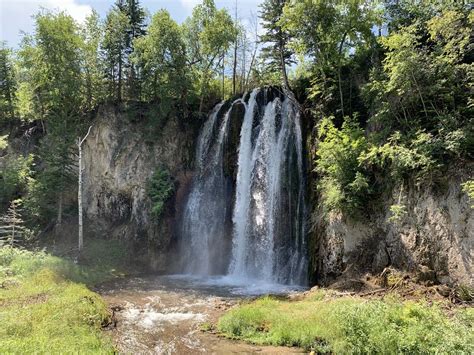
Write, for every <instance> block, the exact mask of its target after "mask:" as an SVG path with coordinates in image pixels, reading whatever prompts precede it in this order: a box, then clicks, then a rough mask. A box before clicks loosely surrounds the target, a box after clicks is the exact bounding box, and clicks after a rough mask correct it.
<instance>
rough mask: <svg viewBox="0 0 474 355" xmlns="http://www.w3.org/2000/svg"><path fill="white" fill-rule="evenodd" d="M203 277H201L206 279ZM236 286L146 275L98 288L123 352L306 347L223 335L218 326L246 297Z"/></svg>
mask: <svg viewBox="0 0 474 355" xmlns="http://www.w3.org/2000/svg"><path fill="white" fill-rule="evenodd" d="M201 281H202V280H201ZM234 290H235V288H232V287H227V286H222V285H217V284H215V283H205V282H199V281H197V280H196V279H195V278H192V277H188V276H156V275H142V276H140V277H138V276H134V277H130V278H124V279H117V280H113V281H111V282H107V283H104V284H102V285H100V287H98V288H97V289H96V291H97V292H98V293H99V294H100V295H101V296H102V297H103V299H104V300H105V301H106V302H107V303H108V304H109V307H110V308H111V309H112V310H113V317H112V323H111V325H110V326H109V327H108V329H107V333H108V334H109V335H110V336H111V337H112V339H113V342H114V344H115V346H116V348H117V350H118V351H119V352H120V353H127V354H128V353H140V354H196V353H210V354H254V353H267V354H292V353H302V352H304V351H303V350H302V349H298V348H287V347H278V346H262V345H254V344H248V343H245V342H242V341H237V340H232V339H227V338H225V337H222V336H218V335H217V334H215V333H214V332H213V331H212V328H213V326H212V325H213V324H215V323H216V322H217V321H218V319H219V318H220V317H221V316H223V315H224V314H225V312H226V311H227V310H228V309H230V308H232V307H234V306H236V305H237V304H238V303H239V302H241V301H242V300H243V299H248V297H249V296H245V295H242V294H239V293H233V292H232V291H234Z"/></svg>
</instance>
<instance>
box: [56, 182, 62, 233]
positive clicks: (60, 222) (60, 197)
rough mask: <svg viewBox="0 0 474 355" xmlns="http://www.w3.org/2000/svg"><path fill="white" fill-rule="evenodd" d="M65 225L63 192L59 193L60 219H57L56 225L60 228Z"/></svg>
mask: <svg viewBox="0 0 474 355" xmlns="http://www.w3.org/2000/svg"><path fill="white" fill-rule="evenodd" d="M62 223H63V192H62V191H60V192H59V200H58V217H57V219H56V224H57V225H58V226H60V225H61V224H62Z"/></svg>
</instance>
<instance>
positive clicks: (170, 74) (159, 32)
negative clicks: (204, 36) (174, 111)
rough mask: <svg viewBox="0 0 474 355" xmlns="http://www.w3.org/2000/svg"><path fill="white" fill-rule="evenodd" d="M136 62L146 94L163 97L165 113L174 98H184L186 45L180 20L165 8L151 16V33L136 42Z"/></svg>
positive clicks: (163, 110)
mask: <svg viewBox="0 0 474 355" xmlns="http://www.w3.org/2000/svg"><path fill="white" fill-rule="evenodd" d="M134 47H135V53H134V55H133V62H134V63H135V64H136V66H137V68H139V69H140V71H141V72H142V73H143V97H144V98H145V99H146V100H153V101H156V102H157V101H158V100H160V111H161V113H162V114H163V115H166V114H167V113H168V111H169V110H170V108H171V107H172V105H171V101H172V100H173V99H181V100H182V102H183V101H185V96H186V91H187V86H188V85H187V78H186V74H185V71H186V49H185V44H184V41H183V38H182V36H181V31H180V28H179V26H178V24H177V23H176V22H175V21H174V20H173V19H172V18H171V16H170V15H169V13H168V12H167V11H166V10H160V11H158V12H157V13H156V14H155V15H154V16H153V18H152V21H151V24H150V26H149V28H148V33H147V34H146V35H144V36H142V37H140V38H137V39H136V40H135V42H134Z"/></svg>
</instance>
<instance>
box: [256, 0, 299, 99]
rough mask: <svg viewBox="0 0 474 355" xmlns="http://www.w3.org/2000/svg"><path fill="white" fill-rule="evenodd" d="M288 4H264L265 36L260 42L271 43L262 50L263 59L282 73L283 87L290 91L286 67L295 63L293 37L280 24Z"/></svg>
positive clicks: (275, 0) (276, 0)
mask: <svg viewBox="0 0 474 355" xmlns="http://www.w3.org/2000/svg"><path fill="white" fill-rule="evenodd" d="M287 3H288V0H265V1H264V2H263V3H262V5H261V9H262V11H261V13H260V16H261V19H262V27H263V29H264V30H265V34H263V35H262V36H261V37H260V40H261V41H262V42H266V43H270V45H267V46H265V47H263V48H262V57H263V58H264V59H265V60H266V61H268V65H269V67H270V68H272V69H273V70H278V71H279V72H280V73H281V77H282V82H283V86H284V88H285V89H288V90H289V89H290V84H289V82H288V75H287V72H286V66H287V65H290V64H292V63H294V60H293V59H292V55H293V52H292V51H291V50H290V48H289V47H288V43H289V41H290V38H291V37H290V34H289V32H288V31H286V30H285V29H284V28H283V27H282V25H281V23H280V19H281V16H282V14H283V8H284V6H285V4H287Z"/></svg>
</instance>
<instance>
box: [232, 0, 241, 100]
mask: <svg viewBox="0 0 474 355" xmlns="http://www.w3.org/2000/svg"><path fill="white" fill-rule="evenodd" d="M234 25H235V28H236V29H237V0H236V1H235V17H234ZM238 41H239V34H238V31H236V32H235V42H234V66H233V68H232V95H235V86H236V75H237V43H238Z"/></svg>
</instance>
